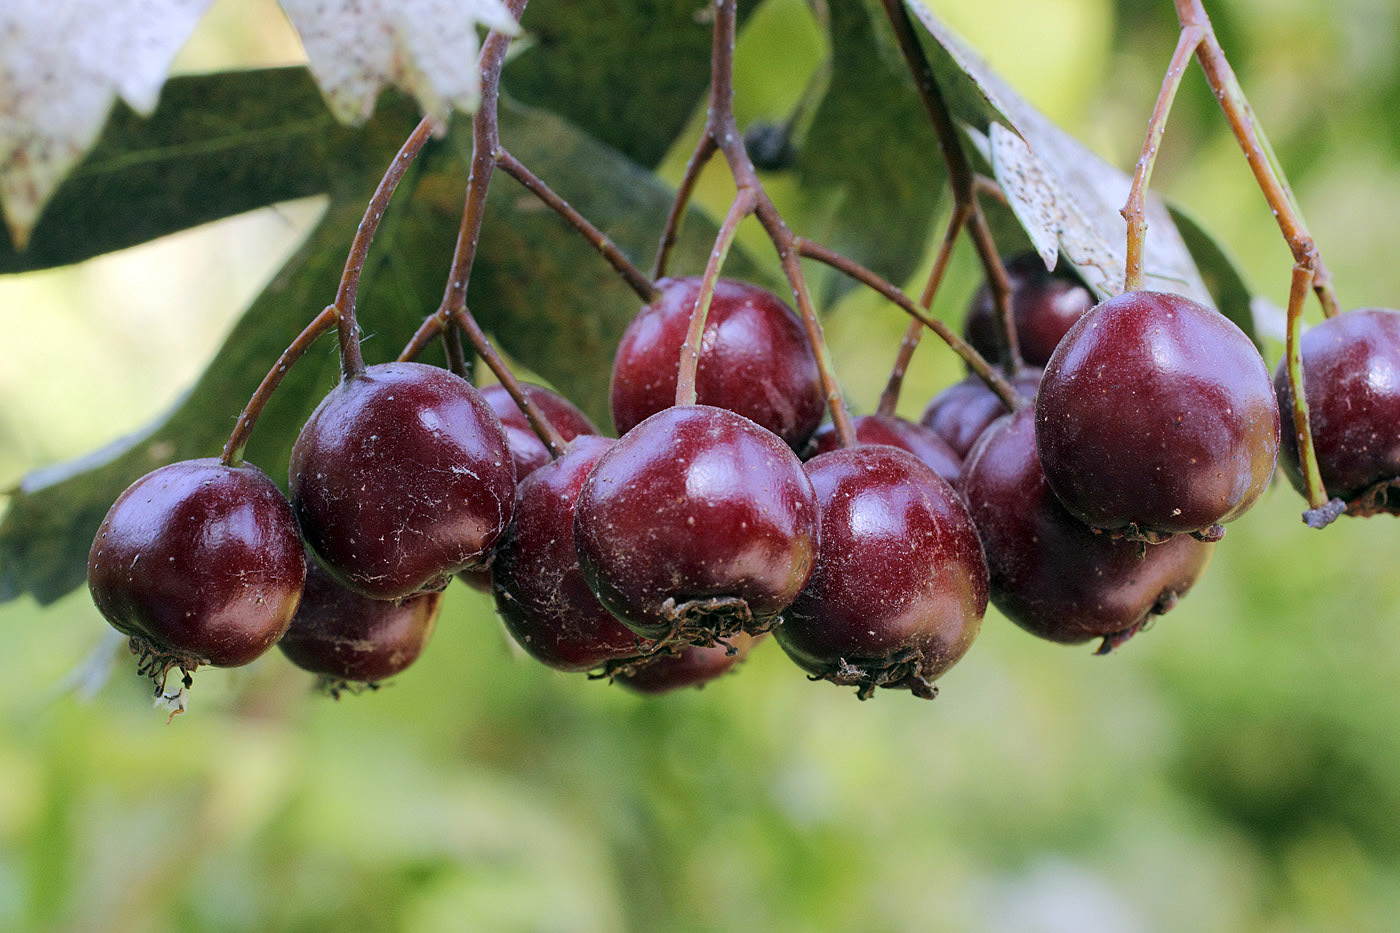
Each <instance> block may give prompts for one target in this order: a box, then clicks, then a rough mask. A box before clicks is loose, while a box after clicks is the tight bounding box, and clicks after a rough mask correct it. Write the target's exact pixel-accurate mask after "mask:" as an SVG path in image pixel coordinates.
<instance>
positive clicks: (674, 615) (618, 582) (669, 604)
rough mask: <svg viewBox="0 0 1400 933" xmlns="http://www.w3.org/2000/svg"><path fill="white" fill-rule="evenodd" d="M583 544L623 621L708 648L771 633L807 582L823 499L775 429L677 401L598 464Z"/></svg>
mask: <svg viewBox="0 0 1400 933" xmlns="http://www.w3.org/2000/svg"><path fill="white" fill-rule="evenodd" d="M574 542H575V544H576V545H577V547H578V557H579V566H580V567H581V568H582V570H583V575H584V578H585V579H586V580H587V581H588V585H589V587H590V588H591V589H592V590H593V591H594V592H595V593H596V594H597V595H598V598H599V600H600V601H601V602H602V603H603V605H605V606H607V607H608V608H609V609H610V610H612V612H613V614H614V615H616V616H617V617H618V618H619V619H621V620H622V622H623V624H624V625H626V626H627V627H628V628H630V629H632V631H634V632H636V633H637V634H639V635H641V636H643V637H645V638H651V639H658V640H659V639H667V640H669V641H679V642H685V643H692V642H699V643H702V644H709V643H711V642H712V641H713V640H714V639H716V638H725V637H727V636H729V635H732V634H733V633H735V632H737V631H740V630H743V631H746V632H750V633H757V632H760V631H764V630H766V629H767V628H769V627H770V626H772V625H773V624H774V623H775V621H776V617H777V616H778V614H779V613H781V612H782V611H783V610H784V609H786V608H787V605H788V603H790V602H792V600H793V598H794V597H795V596H796V595H797V593H798V591H799V590H801V589H802V587H803V585H804V584H805V583H806V582H807V578H808V577H809V576H810V575H811V572H812V565H813V564H814V563H815V561H816V555H817V503H816V497H815V495H814V494H813V492H812V484H811V483H810V482H809V481H808V480H807V476H806V474H805V473H803V472H802V463H801V461H799V460H798V459H797V457H796V455H795V454H793V452H792V451H791V450H790V449H788V448H787V447H786V446H784V445H783V442H782V441H780V440H779V439H778V438H777V437H776V436H775V435H773V434H772V433H771V432H769V431H765V430H764V429H763V428H761V427H759V426H758V425H756V424H754V423H753V422H752V421H750V420H748V419H747V418H745V417H743V416H742V415H736V414H735V413H734V412H732V411H729V410H727V409H724V408H715V407H712V406H709V405H685V406H680V407H675V408H668V409H666V410H665V411H662V412H658V413H657V414H655V415H652V416H651V417H650V418H648V419H647V420H646V421H643V422H642V423H641V424H639V425H637V426H636V427H635V428H633V429H632V430H631V431H629V432H628V433H627V434H626V435H624V436H623V437H622V438H621V439H620V440H619V441H618V442H617V443H616V444H615V445H613V447H612V449H611V450H609V451H608V452H607V453H606V454H604V455H603V457H602V459H601V460H599V461H598V464H597V466H595V467H594V468H593V471H592V472H591V473H590V474H589V476H588V478H587V480H585V482H584V484H583V490H582V492H580V494H579V499H578V506H577V509H576V511H575V513H574Z"/></svg>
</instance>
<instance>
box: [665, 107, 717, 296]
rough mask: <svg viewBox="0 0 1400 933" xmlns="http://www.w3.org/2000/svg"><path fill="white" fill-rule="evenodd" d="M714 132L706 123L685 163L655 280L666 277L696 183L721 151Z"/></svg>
mask: <svg viewBox="0 0 1400 933" xmlns="http://www.w3.org/2000/svg"><path fill="white" fill-rule="evenodd" d="M712 93H713V92H712ZM711 129H712V124H710V123H706V124H705V131H704V132H703V133H702V134H701V135H700V141H699V142H698V143H696V144H695V151H694V152H692V153H691V154H690V160H689V161H688V162H686V163H685V174H684V175H683V176H682V177H681V183H680V184H679V185H678V186H677V187H676V196H675V198H674V199H672V201H671V210H670V213H668V214H667V215H666V225H665V226H664V227H663V228H662V229H661V242H660V244H658V246H657V247H656V262H654V263H653V264H652V267H651V277H652V279H653V280H656V279H660V278H661V277H662V276H664V275H665V274H666V263H667V261H668V260H669V259H670V258H671V248H672V247H674V246H675V245H676V239H677V237H678V236H679V235H680V227H681V218H682V217H684V216H685V209H686V205H688V204H689V203H690V197H691V195H692V194H694V193H695V183H696V181H698V180H699V178H700V172H701V170H703V169H704V168H705V166H706V165H707V164H708V163H709V161H710V159H712V158H713V157H714V154H715V153H716V152H718V151H719V147H718V146H717V145H716V144H715V137H714V135H713V134H712V132H711Z"/></svg>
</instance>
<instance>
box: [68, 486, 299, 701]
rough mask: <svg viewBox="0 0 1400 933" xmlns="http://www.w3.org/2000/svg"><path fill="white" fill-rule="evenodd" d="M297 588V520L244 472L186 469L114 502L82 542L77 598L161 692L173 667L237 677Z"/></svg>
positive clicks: (283, 624) (268, 640) (275, 633)
mask: <svg viewBox="0 0 1400 933" xmlns="http://www.w3.org/2000/svg"><path fill="white" fill-rule="evenodd" d="M305 579H306V562H305V559H304V557H303V555H302V547H301V538H300V536H299V535H298V533H297V525H296V519H295V518H294V517H293V516H292V510H291V507H290V506H289V505H288V504H287V500H286V497H284V496H283V495H282V492H281V490H279V489H278V488H277V486H276V485H275V484H274V483H273V482H272V480H271V479H269V478H268V476H267V474H266V473H264V472H262V471H261V470H259V469H258V468H257V467H255V466H252V465H251V464H246V463H245V464H243V465H242V466H224V465H223V464H222V463H220V462H219V461H218V460H215V459H205V460H185V461H181V462H179V463H172V464H170V465H168V466H163V467H161V468H160V469H158V470H155V471H153V472H151V473H147V474H146V475H145V476H143V477H141V478H140V479H138V480H137V481H136V482H134V483H132V484H131V486H129V487H128V488H127V490H126V491H125V492H123V493H122V494H121V495H120V496H119V497H118V498H117V501H116V502H115V503H113V505H112V508H111V509H110V510H109V511H108V512H107V517H106V518H104V519H103V520H102V525H101V526H100V527H99V528H98V530H97V536H96V538H94V539H93V542H92V550H91V551H90V552H89V554H88V588H89V589H90V590H91V591H92V599H93V602H94V603H96V604H97V608H98V610H99V611H100V612H101V613H102V615H103V616H105V617H106V619H107V621H108V622H110V623H111V624H112V626H113V628H115V629H117V631H119V632H121V633H122V634H124V635H128V636H130V638H131V649H132V651H133V652H135V653H136V654H138V655H140V657H141V670H142V673H149V674H150V675H151V677H152V678H153V679H154V680H155V681H156V685H157V690H158V692H159V691H160V690H161V689H163V686H164V682H165V675H166V672H168V671H169V670H170V669H171V668H172V667H179V668H180V669H181V670H183V671H184V672H185V673H186V684H187V685H188V674H189V672H191V671H193V670H194V669H195V668H196V667H198V666H199V665H201V664H212V665H214V666H216V667H236V666H238V665H240V664H247V663H248V662H249V661H252V660H253V659H254V658H256V657H258V656H259V655H260V654H262V653H263V652H264V651H266V650H267V649H268V648H271V647H272V645H273V644H274V643H275V642H276V641H277V639H279V638H281V637H282V633H283V632H285V631H286V630H287V626H288V625H290V624H291V621H292V614H293V613H294V612H295V611H296V608H297V602H298V601H299V600H300V599H301V591H302V585H303V583H304V581H305Z"/></svg>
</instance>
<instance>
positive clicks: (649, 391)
mask: <svg viewBox="0 0 1400 933" xmlns="http://www.w3.org/2000/svg"><path fill="white" fill-rule="evenodd" d="M656 286H657V288H659V289H660V290H661V297H660V298H658V299H657V300H656V301H654V302H652V303H651V304H649V305H646V306H645V307H643V308H642V310H641V311H639V312H637V316H636V317H635V318H633V319H632V323H631V324H629V325H628V326H627V330H626V332H625V333H624V334H623V335H622V343H621V344H620V345H619V346H618V348H617V355H616V357H615V358H614V360H613V371H612V385H611V388H610V390H609V398H610V400H611V404H612V416H613V423H614V424H615V425H616V427H617V430H618V433H625V432H627V431H630V430H631V429H632V428H633V427H634V426H636V425H638V424H640V423H641V422H642V421H643V420H644V419H645V418H647V417H649V416H651V415H654V414H656V413H657V412H658V411H661V410H662V409H663V408H669V407H671V406H672V405H674V404H675V401H676V374H677V372H678V370H679V368H680V353H681V347H682V346H683V345H684V343H685V335H686V331H687V330H688V329H689V327H690V314H691V311H692V310H693V309H694V307H695V303H696V301H697V300H698V299H699V295H700V280H699V279H698V278H682V279H662V280H661V281H659V282H657V283H656ZM695 389H696V396H697V399H696V400H697V401H698V402H699V403H700V404H702V405H715V406H718V407H720V408H727V409H729V410H730V411H734V412H738V413H739V414H741V415H743V416H744V417H745V418H749V419H750V420H752V421H755V422H757V423H758V424H760V425H762V426H763V427H765V428H767V429H768V430H770V431H772V432H773V433H774V434H776V435H778V436H779V437H781V438H782V439H783V441H784V442H786V443H787V444H788V446H790V447H792V448H793V449H794V450H800V449H801V448H802V445H804V444H805V443H806V442H807V439H808V438H809V437H811V436H812V432H813V431H815V430H816V429H817V425H818V424H819V423H820V421H821V418H822V414H823V413H824V412H825V411H826V393H825V392H824V391H823V390H822V385H821V376H820V374H819V373H818V371H817V359H816V357H815V356H814V355H813V354H812V350H811V347H810V345H809V344H808V342H807V333H806V330H805V329H804V328H803V326H802V321H801V319H799V318H798V316H797V314H796V313H795V312H794V311H793V310H792V309H791V308H789V307H788V306H787V305H786V304H784V303H783V302H782V300H780V299H779V298H778V297H777V296H776V295H774V294H772V293H771V292H768V291H765V290H763V289H761V288H759V287H757V286H756V285H749V284H747V283H745V282H735V281H732V280H728V279H721V280H720V281H719V282H718V283H717V284H716V286H715V296H714V299H713V300H712V301H711V302H710V310H709V313H708V314H707V315H706V318H705V332H704V338H703V340H702V345H701V350H700V364H699V369H698V371H697V373H696V381H695Z"/></svg>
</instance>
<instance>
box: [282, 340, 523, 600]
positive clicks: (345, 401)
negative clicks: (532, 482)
mask: <svg viewBox="0 0 1400 933" xmlns="http://www.w3.org/2000/svg"><path fill="white" fill-rule="evenodd" d="M289 474H290V478H291V482H290V489H291V498H292V505H293V507H294V509H295V511H296V516H297V520H298V522H299V523H300V526H301V531H302V535H303V537H304V538H305V539H306V543H307V545H308V546H309V547H310V548H311V550H312V551H313V552H314V553H315V554H316V556H317V557H318V558H319V559H320V560H321V562H322V564H323V565H324V566H325V568H326V569H327V570H328V571H330V573H331V574H332V576H334V577H335V578H336V579H337V580H339V581H340V582H341V583H342V584H343V585H345V586H348V587H350V588H351V589H352V590H355V591H356V592H359V593H361V594H363V595H365V596H369V597H371V598H373V599H405V598H407V597H410V596H416V595H418V594H420V593H424V592H429V591H432V590H439V589H442V588H443V587H445V586H446V585H447V583H448V581H449V580H450V579H451V577H452V575H453V574H455V573H458V572H460V571H462V570H466V569H469V568H471V567H474V566H476V565H478V564H480V563H481V562H482V561H484V560H485V559H486V557H487V555H488V554H489V553H490V551H491V547H492V546H493V545H494V544H495V543H496V539H497V538H498V537H500V535H501V532H502V531H504V530H505V526H506V523H507V522H508V521H510V513H511V509H512V508H513V507H514V504H515V466H514V463H513V461H512V458H511V453H510V449H509V447H508V446H507V443H506V437H505V432H504V431H503V429H502V428H501V422H500V419H499V418H497V417H496V413H495V412H493V411H492V410H491V406H490V405H488V404H487V403H486V401H485V400H484V399H483V398H482V397H481V393H480V392H478V391H477V390H476V388H475V387H473V386H472V385H471V384H470V383H468V382H467V381H466V380H464V379H462V378H460V377H459V376H456V375H454V374H453V373H450V372H448V371H447V370H445V369H440V368H438V367H436V366H428V365H425V364H422V363H384V364H380V365H377V366H370V367H368V368H367V369H365V370H364V372H363V373H360V374H358V375H356V376H353V377H351V378H348V379H346V380H345V381H343V382H341V383H340V384H339V385H337V386H336V387H335V388H333V389H331V391H330V393H329V394H327V395H326V397H325V398H324V399H322V400H321V404H320V405H318V406H317V408H316V410H315V411H314V412H313V413H312V414H311V417H310V418H309V419H308V420H307V422H306V425H305V426H304V427H303V428H302V431H301V434H300V435H299V436H298V437H297V440H296V443H295V444H294V445H293V447H292V455H291V462H290V464H289Z"/></svg>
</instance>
